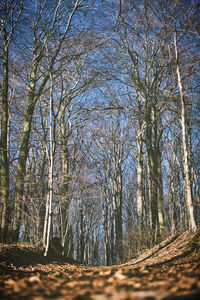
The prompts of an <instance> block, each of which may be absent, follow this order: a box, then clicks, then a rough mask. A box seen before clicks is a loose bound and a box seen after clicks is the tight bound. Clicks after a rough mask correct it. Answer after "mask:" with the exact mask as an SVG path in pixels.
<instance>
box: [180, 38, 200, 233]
mask: <svg viewBox="0 0 200 300" xmlns="http://www.w3.org/2000/svg"><path fill="white" fill-rule="evenodd" d="M174 47H175V55H176V74H177V79H178V88H179V92H180V100H181V126H182V145H183V168H184V176H185V178H184V179H185V195H186V203H187V209H188V214H189V223H190V228H191V229H192V230H193V231H196V230H197V224H196V221H195V217H194V206H193V202H192V184H191V178H190V168H189V159H188V157H189V155H188V146H187V137H186V135H187V132H186V113H185V106H186V105H185V98H184V93H183V84H182V80H181V75H180V67H179V61H178V46H177V36H176V33H175V34H174Z"/></svg>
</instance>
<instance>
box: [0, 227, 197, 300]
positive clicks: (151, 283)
mask: <svg viewBox="0 0 200 300" xmlns="http://www.w3.org/2000/svg"><path fill="white" fill-rule="evenodd" d="M0 272H1V275H0V299H29V300H30V299H34V300H40V299H41V300H42V299H60V300H61V299H74V300H78V299H88V300H89V299H94V300H101V299H112V300H114V299H124V300H129V299H148V300H150V299H163V300H164V299H166V300H171V299H180V300H181V299H200V231H198V232H197V233H196V234H191V233H190V232H185V233H182V234H181V235H179V236H178V235H177V236H174V237H171V238H169V239H168V240H166V241H164V242H162V243H161V244H160V245H158V246H156V247H154V248H153V249H152V250H151V251H147V252H146V253H143V254H140V255H139V256H138V258H137V259H134V260H132V261H130V262H128V263H126V264H123V265H118V266H111V267H95V266H86V265H81V264H78V263H75V262H73V261H71V262H69V261H67V260H65V261H61V260H60V259H59V258H56V257H50V258H44V257H43V256H42V251H41V250H39V249H36V248H34V247H33V246H27V245H18V246H16V245H9V246H8V245H3V244H1V245H0Z"/></svg>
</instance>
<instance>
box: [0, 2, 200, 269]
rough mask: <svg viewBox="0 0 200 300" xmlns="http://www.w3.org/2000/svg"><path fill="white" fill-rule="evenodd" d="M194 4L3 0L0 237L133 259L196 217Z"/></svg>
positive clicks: (114, 259)
mask: <svg viewBox="0 0 200 300" xmlns="http://www.w3.org/2000/svg"><path fill="white" fill-rule="evenodd" d="M199 8H200V3H199V1H197V0H182V1H181V0H152V1H150V0H136V1H133V0H1V1H0V19H1V29H0V70H1V72H0V77H1V81H0V99H1V102H0V110H1V115H0V118H1V125H0V126H1V127H0V128H1V129H0V132H1V137H0V138H1V139H0V195H1V198H0V242H1V243H4V244H12V243H27V244H34V245H37V246H39V245H43V246H44V255H45V256H46V255H47V254H48V251H49V249H50V247H52V246H54V247H55V248H56V249H59V251H60V252H61V255H63V256H66V257H70V258H72V259H74V260H76V261H79V262H81V263H87V264H92V265H113V264H118V263H122V262H127V261H129V260H130V259H133V258H134V257H135V256H136V255H137V253H138V252H140V251H143V250H146V249H150V248H152V247H153V246H155V245H156V244H158V243H160V242H161V241H163V240H164V239H166V238H168V237H170V236H171V235H172V234H175V233H177V232H183V231H185V230H188V229H189V230H192V231H193V232H195V231H196V230H197V226H198V223H199V222H200V181H199V176H200V173H199V170H200V156H199V152H200V130H199V125H200V101H199V90H200V85H199V69H200V68H199V62H200V55H199V54H200V43H199V42H200V24H199Z"/></svg>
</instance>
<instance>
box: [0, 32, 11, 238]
mask: <svg viewBox="0 0 200 300" xmlns="http://www.w3.org/2000/svg"><path fill="white" fill-rule="evenodd" d="M8 107H9V105H8V44H7V36H6V31H4V36H3V89H2V106H1V143H0V153H1V168H0V173H1V181H0V185H1V186H0V191H1V206H2V207H1V223H0V226H1V227H0V230H1V232H0V241H2V242H7V241H8V238H9V232H8V228H9V225H10V222H11V206H10V203H9V159H8V157H9V154H8V119H9V113H8V110H9V109H8Z"/></svg>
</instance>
